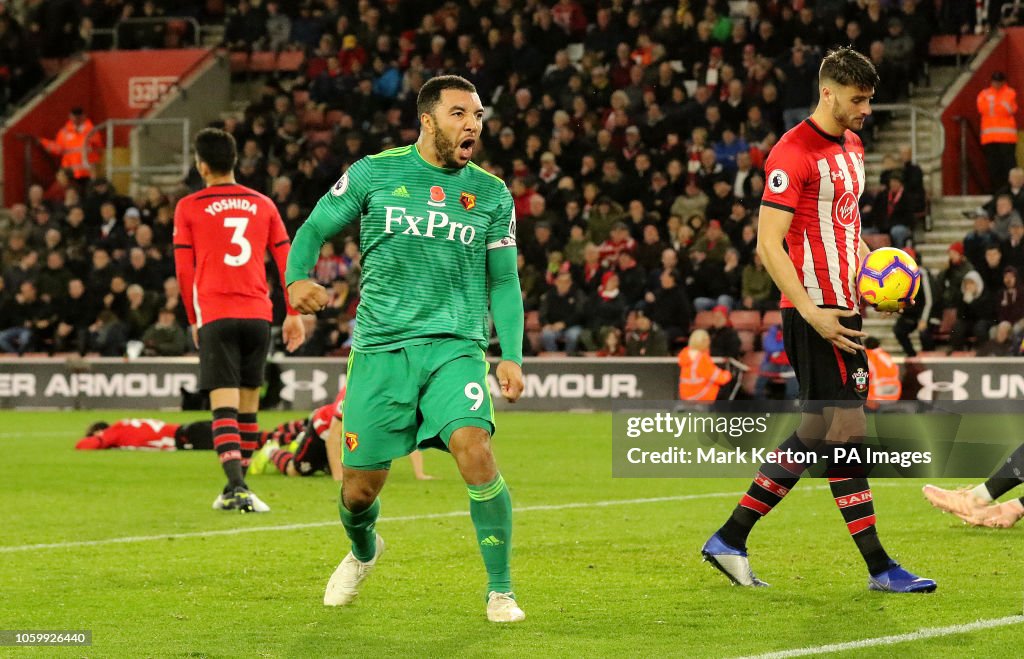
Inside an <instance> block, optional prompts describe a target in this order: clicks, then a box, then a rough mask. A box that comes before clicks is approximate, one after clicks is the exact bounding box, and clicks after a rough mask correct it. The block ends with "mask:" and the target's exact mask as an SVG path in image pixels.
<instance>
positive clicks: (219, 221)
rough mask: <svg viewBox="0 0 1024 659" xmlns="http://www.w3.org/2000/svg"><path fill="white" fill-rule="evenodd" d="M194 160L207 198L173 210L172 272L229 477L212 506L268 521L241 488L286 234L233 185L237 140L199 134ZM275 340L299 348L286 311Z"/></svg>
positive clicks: (253, 197) (272, 210)
mask: <svg viewBox="0 0 1024 659" xmlns="http://www.w3.org/2000/svg"><path fill="white" fill-rule="evenodd" d="M195 158H196V168H197V169H198V170H199V174H200V176H202V177H203V182H204V183H206V189H204V190H200V191H199V192H194V193H192V194H190V195H188V196H187V197H184V198H183V199H182V200H181V201H179V202H178V206H177V208H175V210H174V263H175V266H176V269H177V274H178V283H179V285H180V287H181V299H182V302H183V304H184V307H185V312H186V313H187V314H188V320H189V323H190V324H191V325H192V337H193V339H194V340H195V342H196V345H197V346H198V347H199V386H200V388H201V389H204V390H208V391H209V392H210V407H211V408H212V409H213V447H214V449H215V450H216V451H217V456H218V457H219V458H220V463H221V466H222V467H223V469H224V474H225V475H226V476H227V478H228V483H227V485H225V486H224V490H223V491H222V492H221V494H220V495H218V496H217V499H216V500H215V501H214V502H213V507H214V508H215V509H218V510H240V511H242V512H267V511H269V510H270V507H269V506H267V504H265V503H264V502H263V501H261V500H260V499H259V498H257V497H256V496H255V495H254V494H253V493H252V492H250V491H249V488H248V486H247V485H246V484H245V469H246V467H247V466H248V462H249V458H250V456H251V455H252V452H253V451H254V450H256V448H257V444H258V441H259V428H258V426H257V424H256V412H257V410H259V390H260V386H262V384H263V365H264V363H265V361H266V357H267V351H268V349H269V347H270V321H271V320H272V319H273V315H272V306H271V303H270V297H269V296H268V293H267V279H266V272H265V269H264V254H265V252H267V251H269V252H270V253H271V254H272V255H273V257H274V261H275V262H276V263H277V267H278V271H279V274H280V277H281V281H282V284H283V282H284V265H285V261H286V260H287V258H288V234H287V233H286V232H285V229H284V222H282V221H281V216H280V215H279V214H278V212H277V208H276V207H275V206H274V202H273V201H271V200H270V199H269V198H268V197H266V196H264V195H262V194H260V193H259V192H256V191H255V190H251V189H249V188H247V187H245V186H242V185H239V184H237V183H235V175H234V168H235V161H236V160H237V149H236V147H235V138H233V137H232V136H231V135H230V134H228V133H226V132H224V131H222V130H218V129H215V128H206V129H203V130H201V131H199V133H198V134H197V135H196V141H195ZM281 335H282V337H283V338H284V340H285V343H286V344H287V348H288V350H289V351H291V350H295V349H296V348H298V347H299V346H300V345H302V342H303V341H304V340H305V330H304V329H303V326H302V321H301V319H300V318H299V316H298V315H297V313H296V311H295V310H294V309H292V307H291V306H290V305H289V306H288V316H287V317H286V319H285V321H284V325H283V326H282V328H281Z"/></svg>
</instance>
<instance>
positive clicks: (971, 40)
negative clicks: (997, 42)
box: [957, 34, 988, 57]
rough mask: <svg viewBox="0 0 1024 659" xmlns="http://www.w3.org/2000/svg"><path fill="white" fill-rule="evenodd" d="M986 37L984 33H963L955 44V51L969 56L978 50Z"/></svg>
mask: <svg viewBox="0 0 1024 659" xmlns="http://www.w3.org/2000/svg"><path fill="white" fill-rule="evenodd" d="M986 39H988V35H985V34H964V35H961V37H960V41H959V43H958V44H957V52H958V53H960V54H961V55H964V56H966V57H971V56H973V55H974V53H976V52H978V49H979V48H981V45H982V44H983V43H985V40H986Z"/></svg>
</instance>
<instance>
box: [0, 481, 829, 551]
mask: <svg viewBox="0 0 1024 659" xmlns="http://www.w3.org/2000/svg"><path fill="white" fill-rule="evenodd" d="M808 489H810V488H808ZM739 495H740V493H738V492H711V493H707V494H684V495H679V496H668V497H649V498H645V499H612V500H610V501H580V502H576V503H560V504H551V505H543V506H523V507H521V508H513V509H512V510H513V512H516V513H529V512H539V511H547V510H569V509H571V508H604V507H608V506H628V505H634V504H643V503H664V502H668V501H692V500H696V499H714V498H718V497H736V496H739ZM448 517H469V511H468V510H455V511H452V512H448V513H427V514H423V515H404V516H401V517H381V518H380V519H379V520H378V523H383V522H414V521H420V520H428V519H445V518H448ZM340 524H341V522H339V521H338V520H332V521H330V522H307V523H304V524H282V525H280V526H249V527H243V528H236V529H220V530H216V531H193V532H190V533H162V534H160V535H135V536H126V537H122V538H104V539H101V540H76V541H73V542H51V543H45V544H38V545H11V546H7V547H2V546H0V554H10V553H14V552H22V551H34V550H37V549H65V548H71V547H94V546H96V545H118V544H127V543H133V542H150V541H152V540H172V539H174V540H178V539H183V538H208V537H212V536H218V535H239V534H242V533H262V532H265V531H295V530H298V529H315V528H319V527H322V526H340Z"/></svg>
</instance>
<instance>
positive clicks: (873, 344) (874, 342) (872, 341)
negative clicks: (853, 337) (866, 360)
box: [864, 336, 882, 350]
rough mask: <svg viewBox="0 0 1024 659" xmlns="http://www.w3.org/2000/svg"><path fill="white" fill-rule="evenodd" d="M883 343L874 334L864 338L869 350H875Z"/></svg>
mask: <svg viewBox="0 0 1024 659" xmlns="http://www.w3.org/2000/svg"><path fill="white" fill-rule="evenodd" d="M881 345H882V343H881V342H880V341H879V340H878V339H876V338H875V337H873V336H869V337H867V338H866V339H864V347H865V348H867V349H868V350H875V349H876V348H878V347H880V346H881Z"/></svg>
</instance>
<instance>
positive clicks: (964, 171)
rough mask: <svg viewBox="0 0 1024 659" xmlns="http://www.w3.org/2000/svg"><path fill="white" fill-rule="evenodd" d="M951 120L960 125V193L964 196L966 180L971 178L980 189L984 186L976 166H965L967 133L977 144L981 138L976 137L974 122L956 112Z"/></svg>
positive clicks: (965, 193)
mask: <svg viewBox="0 0 1024 659" xmlns="http://www.w3.org/2000/svg"><path fill="white" fill-rule="evenodd" d="M953 121H955V122H957V125H959V126H960V194H962V195H965V196H966V195H967V190H968V188H967V183H968V180H973V181H974V182H975V183H977V184H978V187H980V188H982V189H984V188H985V182H984V181H981V180H979V179H978V168H977V167H974V168H971V167H968V166H967V134H968V133H970V136H971V137H972V138H973V139H974V143H975V144H978V145H980V144H981V138H980V137H978V131H976V130H974V124H973V123H972V122H971V120H970V119H968V118H967V117H965V116H963V115H959V114H958V115H956V116H955V117H953Z"/></svg>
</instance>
